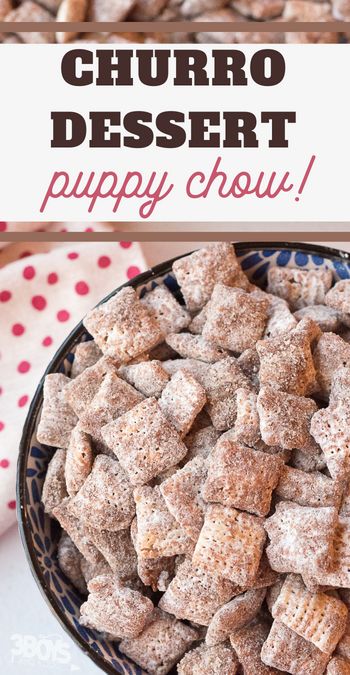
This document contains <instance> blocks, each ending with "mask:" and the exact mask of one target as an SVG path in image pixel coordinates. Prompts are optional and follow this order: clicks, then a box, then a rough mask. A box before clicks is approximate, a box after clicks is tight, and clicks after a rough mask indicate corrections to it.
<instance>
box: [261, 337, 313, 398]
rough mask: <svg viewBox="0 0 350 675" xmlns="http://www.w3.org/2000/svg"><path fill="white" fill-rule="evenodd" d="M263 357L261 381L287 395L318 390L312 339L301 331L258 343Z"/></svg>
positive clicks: (264, 384)
mask: <svg viewBox="0 0 350 675" xmlns="http://www.w3.org/2000/svg"><path fill="white" fill-rule="evenodd" d="M256 349H257V352H258V355H259V358H260V369H259V381H260V385H261V386H269V385H270V386H271V387H274V388H276V389H280V390H281V391H284V392H286V393H287V394H295V395H297V396H305V395H308V394H310V393H311V392H312V391H314V389H315V386H316V370H315V366H314V363H313V358H312V353H311V340H310V336H309V335H308V334H307V333H306V332H305V331H302V330H298V329H297V328H296V329H294V330H292V331H290V332H289V333H286V334H283V335H279V336H277V337H274V338H268V339H267V340H262V341H260V342H257V344H256Z"/></svg>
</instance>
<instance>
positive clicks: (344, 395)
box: [329, 368, 350, 406]
mask: <svg viewBox="0 0 350 675" xmlns="http://www.w3.org/2000/svg"><path fill="white" fill-rule="evenodd" d="M349 399H350V368H338V370H336V371H335V373H334V375H333V377H332V384H331V393H330V396H329V405H330V406H333V405H334V406H336V405H337V404H338V403H346V401H348V400H349Z"/></svg>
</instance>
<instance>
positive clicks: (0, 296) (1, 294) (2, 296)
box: [0, 291, 12, 302]
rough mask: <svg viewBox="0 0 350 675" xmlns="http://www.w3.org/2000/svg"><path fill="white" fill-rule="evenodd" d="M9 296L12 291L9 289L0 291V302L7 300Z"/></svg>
mask: <svg viewBox="0 0 350 675" xmlns="http://www.w3.org/2000/svg"><path fill="white" fill-rule="evenodd" d="M11 297H12V293H10V291H0V302H8V300H10V298H11Z"/></svg>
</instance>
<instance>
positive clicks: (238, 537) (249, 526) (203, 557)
mask: <svg viewBox="0 0 350 675" xmlns="http://www.w3.org/2000/svg"><path fill="white" fill-rule="evenodd" d="M265 538H266V535H265V532H264V526H263V521H262V519H261V518H257V517H256V516H252V515H251V514H249V513H242V512H240V511H237V510H236V509H233V508H230V507H228V506H222V505H221V504H210V505H208V508H207V510H206V514H205V521H204V525H203V528H202V531H201V533H200V535H199V538H198V541H197V544H196V548H195V551H194V554H193V564H194V565H198V567H200V568H202V569H203V570H204V571H206V572H208V573H209V574H210V573H211V574H220V575H221V576H223V577H224V578H225V579H229V580H230V581H232V582H234V583H236V584H240V585H242V586H245V585H249V584H250V583H252V582H253V580H254V578H255V576H256V574H257V571H258V568H259V563H260V559H261V556H262V552H263V548H264V544H265Z"/></svg>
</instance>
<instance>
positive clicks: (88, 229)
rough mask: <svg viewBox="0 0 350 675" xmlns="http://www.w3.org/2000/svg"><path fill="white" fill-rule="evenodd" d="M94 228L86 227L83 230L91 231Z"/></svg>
mask: <svg viewBox="0 0 350 675" xmlns="http://www.w3.org/2000/svg"><path fill="white" fill-rule="evenodd" d="M93 231H94V228H93V227H86V228H85V232H93Z"/></svg>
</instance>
